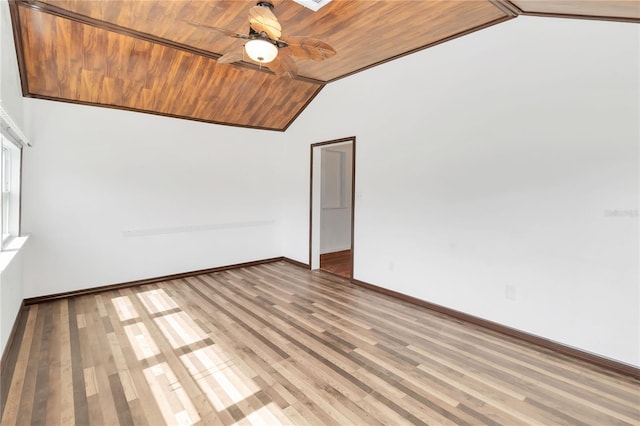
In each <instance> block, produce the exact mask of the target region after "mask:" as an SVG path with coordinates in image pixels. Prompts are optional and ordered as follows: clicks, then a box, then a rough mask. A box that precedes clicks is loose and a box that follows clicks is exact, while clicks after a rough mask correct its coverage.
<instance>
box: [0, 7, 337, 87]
mask: <svg viewBox="0 0 640 426" xmlns="http://www.w3.org/2000/svg"><path fill="white" fill-rule="evenodd" d="M10 2H11V3H12V4H14V3H15V4H17V5H18V6H22V7H27V8H30V9H33V10H36V11H38V12H43V13H48V14H50V15H53V16H57V17H60V18H64V19H69V20H71V21H75V22H79V23H81V24H84V25H89V26H92V27H95V28H99V29H101V30H105V31H111V32H114V33H117V34H121V35H124V36H127V37H132V38H136V39H138V40H143V41H147V42H150V43H155V44H159V45H162V46H165V47H169V48H172V49H176V50H180V51H183V52H187V53H190V54H192V55H197V56H203V57H206V58H209V59H213V60H216V61H217V60H218V59H220V57H221V56H222V55H221V54H219V53H213V52H210V51H208V50H204V49H198V48H195V47H193V46H189V45H186V44H182V43H178V42H175V41H171V40H168V39H165V38H162V37H157V36H154V35H152V34H148V33H143V32H140V31H135V30H132V29H130V28H126V27H122V26H120V25H116V24H112V23H110V22H106V21H101V20H99V19H95V18H91V17H89V16H86V15H82V14H79V13H75V12H71V11H68V10H66V9H63V8H61V7H58V6H54V5H51V4H48V3H44V2H42V1H40V0H10ZM15 13H16V14H18V15H19V11H16V12H15ZM12 16H13V13H12ZM17 18H18V19H17V20H16V23H17V24H18V25H17V26H18V29H17V31H18V32H20V30H21V28H20V19H19V17H18V16H17ZM13 27H14V32H15V31H16V25H15V23H14V26H13ZM233 65H234V66H239V67H243V68H247V69H251V70H253V71H256V72H263V73H267V74H274V73H273V71H271V70H270V69H268V68H266V67H260V66H259V65H254V64H250V63H247V62H236V63H234V64H233ZM294 80H299V81H304V82H307V83H313V84H319V85H324V84H326V83H327V82H326V81H322V80H317V79H314V78H309V77H304V76H300V75H298V76H296V77H295V78H294Z"/></svg>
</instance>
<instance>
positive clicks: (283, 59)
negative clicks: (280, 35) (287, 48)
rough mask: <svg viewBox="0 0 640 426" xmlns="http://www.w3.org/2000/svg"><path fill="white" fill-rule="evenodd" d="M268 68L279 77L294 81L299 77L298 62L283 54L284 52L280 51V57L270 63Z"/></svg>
mask: <svg viewBox="0 0 640 426" xmlns="http://www.w3.org/2000/svg"><path fill="white" fill-rule="evenodd" d="M267 66H268V67H269V69H270V70H271V71H273V72H274V73H275V75H277V76H278V77H282V78H291V79H293V78H295V77H296V76H297V75H298V64H296V61H294V60H293V59H292V58H291V56H289V55H287V54H286V53H283V51H282V50H280V53H279V54H278V56H276V58H275V59H274V60H273V61H271V62H269V63H268V64H267Z"/></svg>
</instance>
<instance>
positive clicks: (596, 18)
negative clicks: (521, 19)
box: [522, 10, 640, 24]
mask: <svg viewBox="0 0 640 426" xmlns="http://www.w3.org/2000/svg"><path fill="white" fill-rule="evenodd" d="M522 15H523V16H537V17H540V18H565V19H587V20H591V21H614V22H628V23H632V24H640V19H638V18H626V17H621V16H601V15H576V14H573V13H550V12H527V11H525V10H523V11H522Z"/></svg>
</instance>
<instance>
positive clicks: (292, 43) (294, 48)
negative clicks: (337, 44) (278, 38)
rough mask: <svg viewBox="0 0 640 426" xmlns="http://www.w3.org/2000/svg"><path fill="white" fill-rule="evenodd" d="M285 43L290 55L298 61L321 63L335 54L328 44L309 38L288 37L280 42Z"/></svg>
mask: <svg viewBox="0 0 640 426" xmlns="http://www.w3.org/2000/svg"><path fill="white" fill-rule="evenodd" d="M282 41H284V42H285V43H287V45H288V46H287V47H288V48H289V50H290V52H291V55H292V56H295V57H296V58H300V59H311V60H314V61H322V60H324V59H327V58H330V57H332V56H333V55H335V54H336V51H335V50H334V49H333V47H331V46H330V45H329V44H328V43H325V42H324V41H322V40H318V39H317V38H311V37H289V38H287V39H286V40H282Z"/></svg>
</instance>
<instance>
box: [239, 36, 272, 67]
mask: <svg viewBox="0 0 640 426" xmlns="http://www.w3.org/2000/svg"><path fill="white" fill-rule="evenodd" d="M244 50H245V51H246V52H247V55H249V57H250V58H251V59H252V60H254V61H256V62H258V63H260V64H268V63H269V62H271V61H273V60H274V59H275V58H276V56H278V48H277V47H276V46H275V45H274V44H273V43H271V42H269V41H267V40H264V39H261V38H255V39H253V40H249V41H248V42H247V44H245V45H244Z"/></svg>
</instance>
